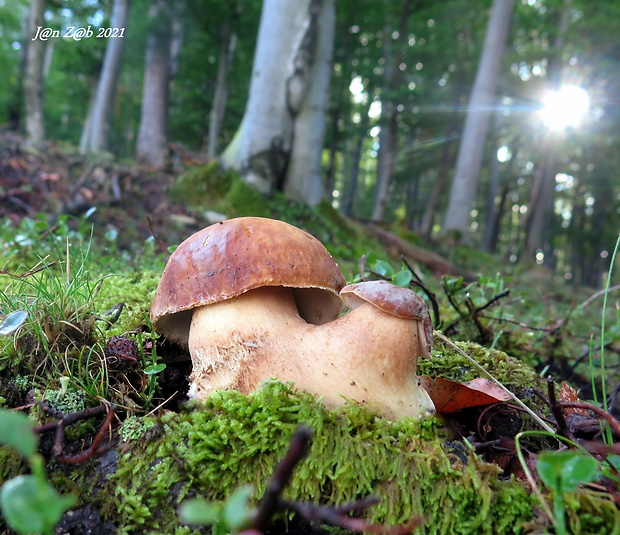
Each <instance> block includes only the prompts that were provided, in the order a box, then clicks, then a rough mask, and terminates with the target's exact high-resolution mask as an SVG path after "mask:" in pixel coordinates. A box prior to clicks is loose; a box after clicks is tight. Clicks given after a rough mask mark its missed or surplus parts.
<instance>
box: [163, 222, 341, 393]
mask: <svg viewBox="0 0 620 535" xmlns="http://www.w3.org/2000/svg"><path fill="white" fill-rule="evenodd" d="M344 284H345V280H344V276H343V275H342V272H341V271H340V268H339V267H338V265H337V264H336V262H335V261H334V259H333V258H332V257H331V255H330V254H329V252H328V251H327V249H325V247H324V246H323V244H322V243H321V242H319V241H318V240H317V239H316V238H314V237H313V236H312V235H310V234H308V233H307V232H304V231H302V230H300V229H298V228H296V227H294V226H292V225H289V224H288V223H284V222H282V221H277V220H273V219H266V218H259V217H241V218H236V219H230V220H226V221H223V222H220V223H216V224H214V225H211V226H209V227H207V228H205V229H203V230H201V231H199V232H197V233H196V234H194V235H192V236H190V237H189V238H188V239H187V240H185V241H184V242H183V243H181V245H179V247H178V248H177V249H176V251H175V252H174V253H173V254H172V255H171V256H170V258H169V260H168V263H167V264H166V267H165V269H164V272H163V275H162V277H161V280H160V282H159V285H158V287H157V291H156V294H155V298H154V300H153V303H152V305H151V320H152V322H153V326H154V328H155V329H156V330H157V331H159V332H160V333H161V334H163V335H164V336H166V338H168V339H170V340H172V341H175V342H177V343H180V344H182V345H186V346H189V351H190V354H191V357H192V365H193V371H192V377H191V385H190V391H189V395H190V397H193V398H198V399H203V398H204V397H206V395H208V394H209V392H211V391H213V390H218V389H224V388H233V389H237V390H240V391H242V392H244V393H247V392H249V391H252V390H254V389H255V388H257V386H258V385H259V384H260V382H262V381H264V380H265V379H269V378H271V377H278V378H279V379H282V380H285V381H287V380H293V381H295V380H296V379H297V378H298V375H299V374H300V373H301V370H300V369H299V366H298V365H297V363H296V362H295V360H294V359H292V358H291V353H292V352H294V351H293V349H294V344H295V337H296V336H297V337H298V336H299V332H298V331H299V329H300V328H307V327H308V325H318V324H322V323H326V322H329V321H332V320H334V319H335V318H337V317H338V316H339V314H340V312H341V310H342V301H341V299H340V297H339V295H338V291H339V290H340V289H341V288H342V287H343V286H344Z"/></svg>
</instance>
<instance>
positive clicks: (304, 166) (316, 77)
mask: <svg viewBox="0 0 620 535" xmlns="http://www.w3.org/2000/svg"><path fill="white" fill-rule="evenodd" d="M315 9H316V13H315V14H313V17H316V18H317V19H316V22H313V23H312V24H313V25H315V24H316V25H317V28H318V36H317V37H316V39H317V40H318V42H317V44H316V52H315V58H314V62H313V63H312V66H311V72H310V83H309V87H308V93H307V95H306V98H305V99H304V101H303V104H302V106H301V109H300V110H299V114H298V115H297V117H296V120H295V126H294V129H293V148H292V151H291V163H290V165H289V167H288V170H287V173H286V183H285V186H284V192H285V193H286V195H287V196H288V197H291V198H293V199H297V200H299V201H301V202H304V203H306V204H309V205H315V204H318V203H319V202H320V201H321V200H322V199H323V197H324V192H325V188H324V183H323V170H322V163H323V162H322V157H321V156H322V152H323V140H324V138H325V118H326V115H327V107H328V104H329V81H330V78H331V73H332V57H333V50H334V34H335V28H336V0H322V5H316V6H315Z"/></svg>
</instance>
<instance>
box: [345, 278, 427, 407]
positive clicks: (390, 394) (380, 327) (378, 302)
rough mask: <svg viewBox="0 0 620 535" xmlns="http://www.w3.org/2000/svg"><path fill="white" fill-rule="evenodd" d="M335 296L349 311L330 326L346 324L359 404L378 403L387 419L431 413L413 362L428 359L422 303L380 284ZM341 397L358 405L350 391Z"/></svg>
mask: <svg viewBox="0 0 620 535" xmlns="http://www.w3.org/2000/svg"><path fill="white" fill-rule="evenodd" d="M340 296H341V297H342V298H343V300H344V301H345V303H346V304H347V305H348V306H349V308H350V309H351V311H350V312H349V313H348V314H345V315H344V316H342V318H340V320H337V321H336V322H335V323H338V322H343V323H344V322H346V323H347V324H348V327H349V330H350V331H351V332H350V333H349V336H348V337H349V339H350V340H351V341H352V342H354V343H355V344H356V346H357V351H356V354H357V353H358V352H359V354H360V355H361V358H360V356H356V360H357V361H358V362H357V363H356V364H355V363H352V367H354V368H355V370H356V374H355V375H356V381H355V383H356V384H355V387H356V388H359V389H361V390H362V391H363V392H364V393H363V397H364V398H366V399H365V400H364V401H366V402H367V403H368V402H375V403H380V404H381V405H382V406H383V408H382V412H384V413H385V414H386V415H388V416H391V417H392V418H400V417H401V416H414V417H417V416H420V415H421V414H423V413H426V412H434V411H435V406H434V404H433V402H432V400H431V398H430V396H429V395H428V393H427V392H426V390H424V388H422V387H421V386H420V385H419V380H418V377H417V376H416V372H417V367H418V358H431V349H432V339H433V325H432V323H431V318H430V314H429V311H428V307H427V306H426V303H424V301H423V300H422V299H421V298H420V297H419V296H418V295H417V294H416V293H415V292H413V291H412V290H410V289H408V288H401V287H400V286H396V285H394V284H392V283H390V282H387V281H382V280H380V281H367V282H360V283H357V284H350V285H348V286H345V287H344V288H343V289H342V290H341V291H340ZM339 328H340V327H339ZM343 394H344V395H345V396H346V395H347V394H348V395H349V396H350V397H352V398H353V399H358V400H359V399H360V394H359V393H357V392H354V391H349V392H348V393H345V392H343Z"/></svg>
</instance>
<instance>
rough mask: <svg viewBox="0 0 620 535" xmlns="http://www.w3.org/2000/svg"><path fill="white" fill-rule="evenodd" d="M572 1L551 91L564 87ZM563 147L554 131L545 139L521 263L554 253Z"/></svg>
mask: <svg viewBox="0 0 620 535" xmlns="http://www.w3.org/2000/svg"><path fill="white" fill-rule="evenodd" d="M571 1H572V0H564V4H563V5H562V11H561V13H560V17H559V20H558V28H557V34H556V39H555V41H554V43H553V49H554V51H555V55H554V56H553V57H552V58H551V59H550V61H549V66H548V78H549V85H550V86H551V88H553V89H555V90H557V89H559V87H560V85H561V81H562V80H561V79H562V65H561V59H560V58H561V53H562V49H563V48H564V39H565V36H566V32H567V31H568V25H569V23H570V9H569V8H570V4H571ZM558 144H559V139H557V138H556V137H555V136H554V134H553V132H549V133H548V134H547V136H546V137H545V139H544V140H543V150H542V151H541V153H542V158H543V160H542V162H541V163H540V166H539V169H538V170H537V172H536V175H535V178H534V184H533V185H532V192H531V194H530V201H529V203H528V207H527V208H528V210H527V215H526V218H525V221H524V223H523V230H524V231H525V232H524V234H525V246H524V248H523V253H522V255H521V260H523V261H525V262H528V261H532V260H534V258H535V255H536V250H537V249H539V248H540V249H543V251H544V252H545V253H551V248H550V247H549V242H548V240H549V238H550V236H551V233H550V228H549V223H550V220H551V217H552V215H553V198H554V191H555V163H556V159H557V157H556V150H557V147H558Z"/></svg>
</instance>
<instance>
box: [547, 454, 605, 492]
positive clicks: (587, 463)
mask: <svg viewBox="0 0 620 535" xmlns="http://www.w3.org/2000/svg"><path fill="white" fill-rule="evenodd" d="M537 466H538V474H539V475H540V478H541V479H542V481H543V483H544V484H545V485H547V486H548V487H550V488H551V489H552V490H553V491H554V492H556V493H558V494H561V493H563V492H567V491H574V490H577V486H578V485H582V484H584V483H589V482H591V481H594V480H595V479H597V478H598V462H597V461H596V459H594V458H593V457H591V456H589V455H586V454H583V453H581V452H578V451H572V450H571V451H568V450H567V451H557V452H544V453H541V454H540V456H539V458H538V465H537Z"/></svg>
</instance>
